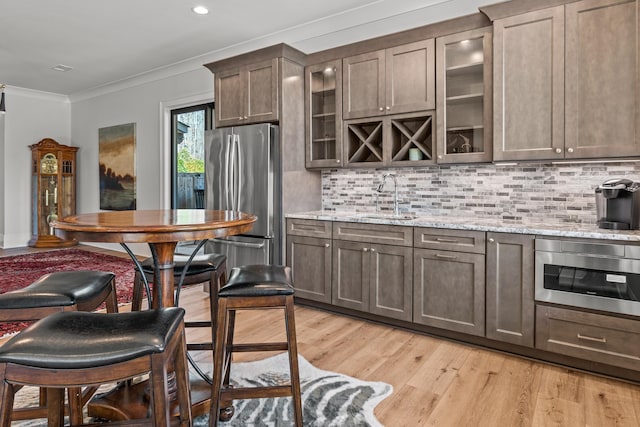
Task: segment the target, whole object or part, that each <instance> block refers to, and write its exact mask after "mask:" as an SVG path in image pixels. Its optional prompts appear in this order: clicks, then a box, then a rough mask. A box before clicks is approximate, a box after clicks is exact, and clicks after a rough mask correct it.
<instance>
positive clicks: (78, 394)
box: [67, 387, 84, 426]
mask: <svg viewBox="0 0 640 427" xmlns="http://www.w3.org/2000/svg"><path fill="white" fill-rule="evenodd" d="M67 396H68V403H69V422H70V425H72V426H73V425H80V424H82V423H83V422H84V417H83V415H82V406H83V402H82V389H81V388H80V387H70V388H69V389H68V393H67Z"/></svg>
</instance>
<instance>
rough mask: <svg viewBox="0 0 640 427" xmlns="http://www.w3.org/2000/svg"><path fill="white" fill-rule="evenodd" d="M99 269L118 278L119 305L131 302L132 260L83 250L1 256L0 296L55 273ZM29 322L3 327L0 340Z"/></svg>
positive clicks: (0, 326)
mask: <svg viewBox="0 0 640 427" xmlns="http://www.w3.org/2000/svg"><path fill="white" fill-rule="evenodd" d="M74 270H99V271H110V272H112V273H115V275H116V291H117V294H118V302H119V303H120V304H125V303H128V302H131V296H132V293H133V277H134V274H135V270H134V265H133V261H131V260H130V259H129V258H128V257H127V258H122V257H117V256H113V255H107V254H102V253H97V252H91V251H85V250H82V249H76V248H72V249H59V250H53V251H46V252H37V253H33V254H27V255H17V256H7V257H0V294H3V293H5V292H9V291H13V290H16V289H21V288H24V287H26V286H28V285H30V284H31V283H33V282H34V281H35V280H36V279H38V278H39V277H40V276H42V275H44V274H47V273H53V272H55V271H74ZM26 325H27V323H19V324H16V323H4V324H0V337H2V336H4V335H7V334H11V333H14V332H17V331H19V330H20V329H22V328H23V327H25V326H26Z"/></svg>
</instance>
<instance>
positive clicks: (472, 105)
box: [436, 27, 493, 163]
mask: <svg viewBox="0 0 640 427" xmlns="http://www.w3.org/2000/svg"><path fill="white" fill-rule="evenodd" d="M492 50H493V46H492V29H491V27H485V28H480V29H477V30H471V31H465V32H462V33H457V34H452V35H449V36H445V37H439V38H437V39H436V112H437V114H436V118H437V128H436V129H437V131H436V135H437V162H438V163H470V162H490V161H491V160H492V152H493V143H492V137H493V131H492V117H493V114H492V112H493V111H492V106H493V103H492V98H493V91H492V89H493V79H492V67H493V61H492V59H491V54H492Z"/></svg>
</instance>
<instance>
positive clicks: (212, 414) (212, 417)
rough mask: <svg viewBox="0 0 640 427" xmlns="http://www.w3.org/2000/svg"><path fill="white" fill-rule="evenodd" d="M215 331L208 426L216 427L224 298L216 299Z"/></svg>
mask: <svg viewBox="0 0 640 427" xmlns="http://www.w3.org/2000/svg"><path fill="white" fill-rule="evenodd" d="M213 330H214V331H215V333H214V337H213V342H216V343H218V345H216V346H214V351H213V353H214V356H213V361H214V363H213V381H212V382H213V384H212V386H211V408H210V411H209V427H216V426H217V425H218V417H219V414H220V392H221V387H222V380H223V375H224V374H223V366H222V365H223V364H222V363H216V361H218V360H224V357H225V353H226V352H225V346H224V345H222V343H224V342H225V332H226V330H227V301H226V299H225V298H221V299H219V300H218V313H217V316H216V322H215V328H214V329H213Z"/></svg>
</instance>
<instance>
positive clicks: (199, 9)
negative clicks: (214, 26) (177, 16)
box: [191, 6, 209, 15]
mask: <svg viewBox="0 0 640 427" xmlns="http://www.w3.org/2000/svg"><path fill="white" fill-rule="evenodd" d="M191 10H193V13H196V14H198V15H206V14H207V13H209V9H207V8H206V7H204V6H196V7H194V8H193V9H191Z"/></svg>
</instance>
